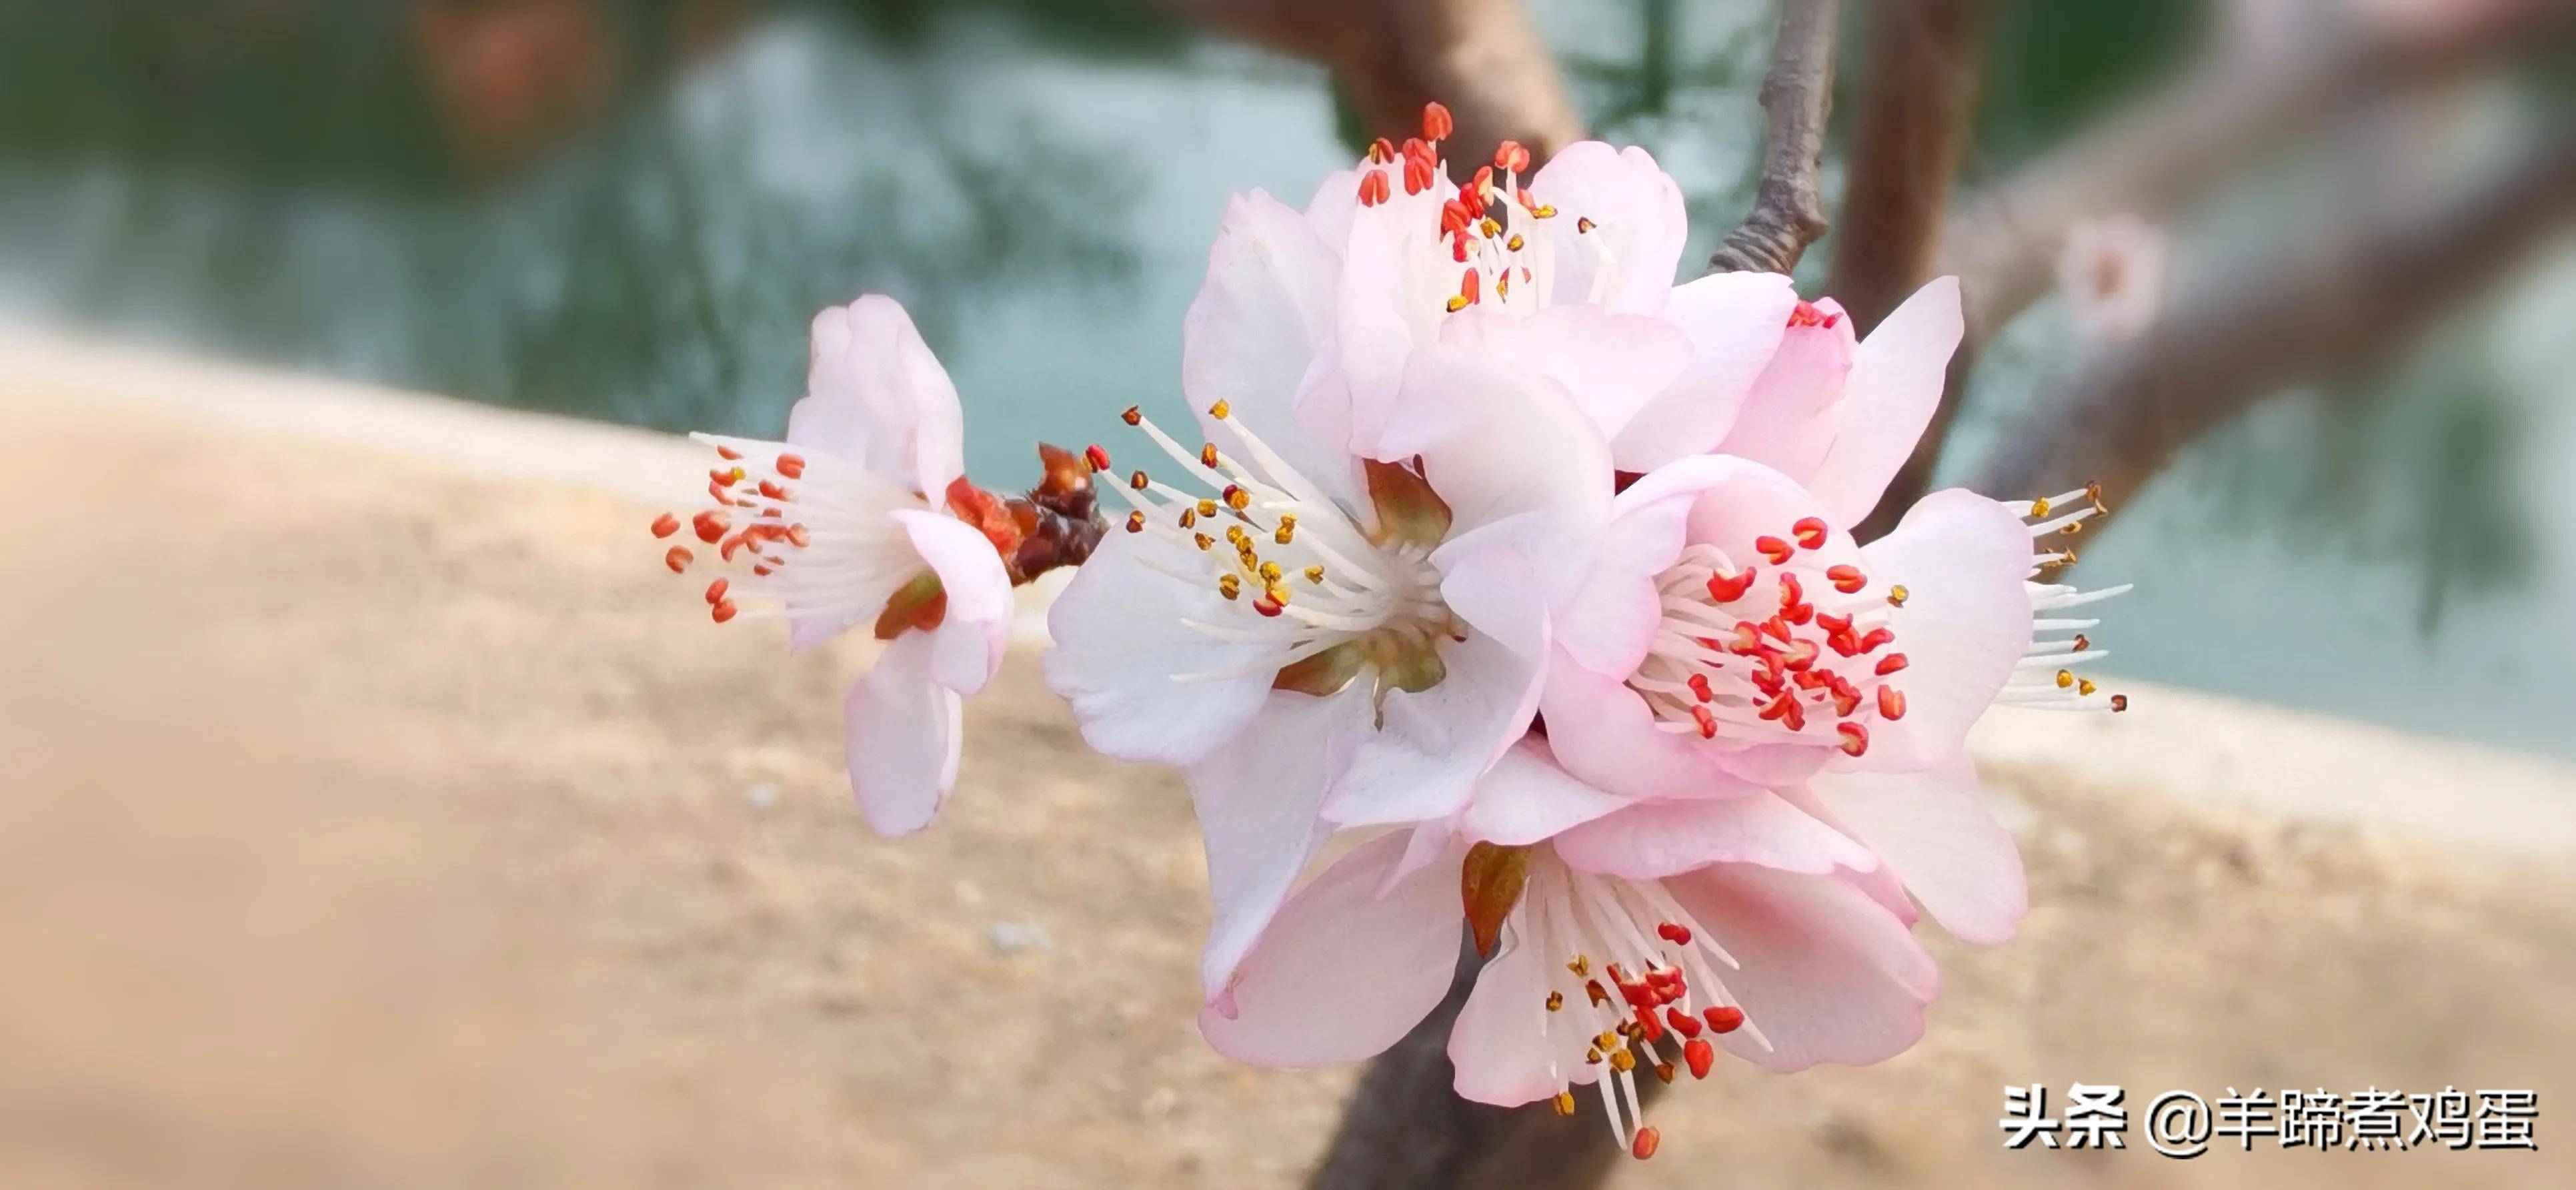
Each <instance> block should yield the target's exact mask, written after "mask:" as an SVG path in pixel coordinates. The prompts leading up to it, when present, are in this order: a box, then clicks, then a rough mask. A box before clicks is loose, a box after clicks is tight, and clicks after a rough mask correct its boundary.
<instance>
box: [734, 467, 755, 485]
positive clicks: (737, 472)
mask: <svg viewBox="0 0 2576 1190" xmlns="http://www.w3.org/2000/svg"><path fill="white" fill-rule="evenodd" d="M750 474H751V472H748V471H745V470H743V469H742V468H740V467H736V468H734V469H733V472H732V475H733V481H734V482H735V483H741V482H742V481H743V479H744V477H746V476H749V475H750Z"/></svg>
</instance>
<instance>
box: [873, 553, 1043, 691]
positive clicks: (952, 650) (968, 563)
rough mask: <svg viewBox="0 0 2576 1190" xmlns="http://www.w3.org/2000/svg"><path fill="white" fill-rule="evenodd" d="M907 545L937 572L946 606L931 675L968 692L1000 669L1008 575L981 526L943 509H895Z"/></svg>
mask: <svg viewBox="0 0 2576 1190" xmlns="http://www.w3.org/2000/svg"><path fill="white" fill-rule="evenodd" d="M889 515H891V516H893V517H894V519H895V520H897V521H899V522H901V523H902V524H903V528H904V532H905V533H907V534H909V535H910V536H911V538H912V548H913V549H915V550H917V551H919V552H920V554H921V558H922V561H924V562H926V563H928V564H929V566H930V569H931V570H932V571H934V572H936V573H937V574H938V575H939V588H940V590H941V592H943V593H944V594H945V596H946V597H947V611H946V613H945V615H944V617H943V618H942V619H941V620H940V622H939V627H938V628H936V629H934V630H933V631H932V633H931V641H932V648H931V656H930V673H931V676H932V677H934V678H937V679H938V680H939V684H940V685H942V686H946V687H948V688H949V689H951V690H954V691H956V692H958V693H959V694H973V693H975V692H976V691H978V690H981V689H983V688H984V683H986V682H989V681H991V680H992V679H993V674H994V672H995V671H997V670H999V669H1001V668H1002V649H1003V647H1004V646H1005V645H1007V644H1009V643H1010V631H1011V612H1012V600H1011V575H1010V572H1009V571H1007V570H1005V569H1003V568H1002V556H1001V554H999V553H998V552H996V551H995V550H994V549H993V543H992V541H990V540H989V539H987V538H986V537H985V536H984V534H983V532H982V531H981V530H978V529H976V528H974V527H973V526H970V525H968V524H967V523H966V522H964V521H961V520H958V519H957V518H955V517H952V516H948V515H945V514H943V513H936V512H930V511H927V510H923V509H915V508H906V509H897V510H896V511H894V512H893V513H891V514H889Z"/></svg>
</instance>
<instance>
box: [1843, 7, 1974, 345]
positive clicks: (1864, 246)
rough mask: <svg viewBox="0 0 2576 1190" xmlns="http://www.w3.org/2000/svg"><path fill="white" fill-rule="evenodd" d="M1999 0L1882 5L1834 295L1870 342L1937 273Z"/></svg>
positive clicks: (1872, 39)
mask: <svg viewBox="0 0 2576 1190" xmlns="http://www.w3.org/2000/svg"><path fill="white" fill-rule="evenodd" d="M1993 10H1994V6H1993V4H1992V3H1991V2H1990V0H1913V2H1911V3H1888V4H1881V5H1879V6H1878V8H1877V11H1876V12H1875V13H1874V14H1872V17H1871V20H1870V27H1869V60H1868V68H1867V69H1866V70H1865V71H1863V73H1862V82H1861V84H1860V97H1859V104H1860V113H1859V115H1858V117H1857V118H1856V119H1855V120H1854V121H1853V125H1852V139H1851V146H1850V152H1849V154H1848V163H1847V164H1846V165H1845V167H1844V174H1843V177H1844V182H1843V205H1842V215H1841V222H1840V223H1839V224H1838V225H1837V226H1836V228H1835V236H1834V267H1833V272H1832V274H1831V276H1830V277H1829V278H1828V279H1827V280H1826V282H1825V292H1827V293H1830V294H1832V295H1833V296H1834V300H1835V301H1838V302H1841V303H1842V306H1843V309H1844V310H1845V311H1847V312H1848V313H1849V314H1850V315H1851V318H1852V321H1853V322H1854V324H1855V329H1857V330H1859V331H1861V332H1863V333H1867V332H1868V330H1869V328H1871V327H1874V326H1877V325H1878V322H1879V320H1880V319H1882V318H1885V317H1887V315H1888V312H1889V311H1892V310H1894V309H1896V307H1897V304H1898V303H1900V302H1903V301H1904V300H1905V298H1906V296H1907V295H1908V294H1911V293H1913V292H1914V291H1915V290H1916V289H1917V288H1919V287H1921V286H1922V284H1923V283H1924V282H1926V281H1929V280H1931V279H1932V278H1933V277H1934V276H1936V275H1938V274H1935V273H1934V272H1933V271H1932V261H1933V257H1934V255H1935V254H1936V253H1937V252H1938V250H1939V248H1940V245H1941V219H1942V216H1943V215H1944V214H1946V213H1947V212H1948V210H1949V206H1950V188H1951V185H1952V184H1953V183H1954V182H1955V181H1956V180H1957V178H1958V175H1959V161H1960V158H1961V157H1962V156H1964V155H1965V153H1966V150H1967V146H1968V139H1969V135H1970V132H1971V130H1972V125H1973V124H1974V122H1975V119H1976V114H1977V112H1976V108H1977V92H1978V88H1979V84H1980V80H1981V76H1982V74H1983V71H1984V66H1985V41H1986V29H1987V26H1988V24H1989V18H1990V17H1991V16H1992V15H1993Z"/></svg>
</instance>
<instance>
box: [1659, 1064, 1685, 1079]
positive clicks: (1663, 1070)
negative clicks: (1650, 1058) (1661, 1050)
mask: <svg viewBox="0 0 2576 1190" xmlns="http://www.w3.org/2000/svg"><path fill="white" fill-rule="evenodd" d="M1680 1073H1681V1071H1679V1070H1677V1069H1675V1068H1674V1067H1673V1064H1672V1063H1670V1062H1657V1063H1655V1077H1656V1078H1659V1079H1662V1080H1663V1081H1665V1082H1668V1083H1669V1082H1671V1081H1673V1077H1674V1076H1675V1075H1678V1074H1680Z"/></svg>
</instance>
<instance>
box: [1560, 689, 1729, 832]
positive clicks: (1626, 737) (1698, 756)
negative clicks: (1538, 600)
mask: <svg viewBox="0 0 2576 1190" xmlns="http://www.w3.org/2000/svg"><path fill="white" fill-rule="evenodd" d="M1539 715H1540V717H1541V718H1543V719H1545V720H1547V739H1548V748H1549V750H1550V751H1551V752H1552V753H1553V754H1554V755H1555V757H1556V760H1557V763H1559V764H1562V765H1564V766H1565V769H1566V771H1568V772H1570V773H1573V774H1574V775H1575V776H1577V777H1578V778H1580V779H1582V780H1583V781H1585V782H1587V783H1589V784H1592V785H1595V786H1598V787H1600V788H1601V789H1603V790H1605V791H1607V792H1610V793H1612V794H1615V795H1617V796H1619V797H1622V798H1628V799H1636V798H1650V797H1665V798H1677V797H1728V796H1733V795H1734V794H1736V793H1739V792H1742V791H1743V790H1744V789H1745V788H1746V786H1745V783H1744V782H1742V781H1738V780H1735V779H1734V778H1731V777H1729V776H1727V775H1726V773H1725V772H1723V771H1722V770H1720V769H1719V768H1718V767H1717V757H1716V750H1715V749H1714V748H1711V747H1709V746H1707V744H1706V743H1705V742H1704V741H1702V740H1699V739H1697V738H1696V737H1691V736H1685V735H1681V734H1678V733H1675V732H1669V731H1664V730H1662V729H1660V728H1658V727H1656V726H1655V717H1654V712H1652V711H1650V710H1648V709H1647V708H1646V702H1645V700H1644V699H1642V698H1640V697H1638V696H1637V694H1636V692H1635V691H1632V690H1630V689H1628V687H1627V685H1626V684H1625V682H1624V680H1623V679H1619V678H1611V677H1604V676H1602V675H1601V674H1599V673H1597V672H1594V671H1593V670H1591V669H1588V668H1586V667H1584V666H1580V665H1573V664H1568V663H1566V662H1565V661H1563V660H1560V661H1559V663H1558V664H1555V665H1551V666H1549V667H1548V672H1547V675H1546V681H1545V685H1544V687H1543V689H1542V692H1541V694H1540V698H1539Z"/></svg>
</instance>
